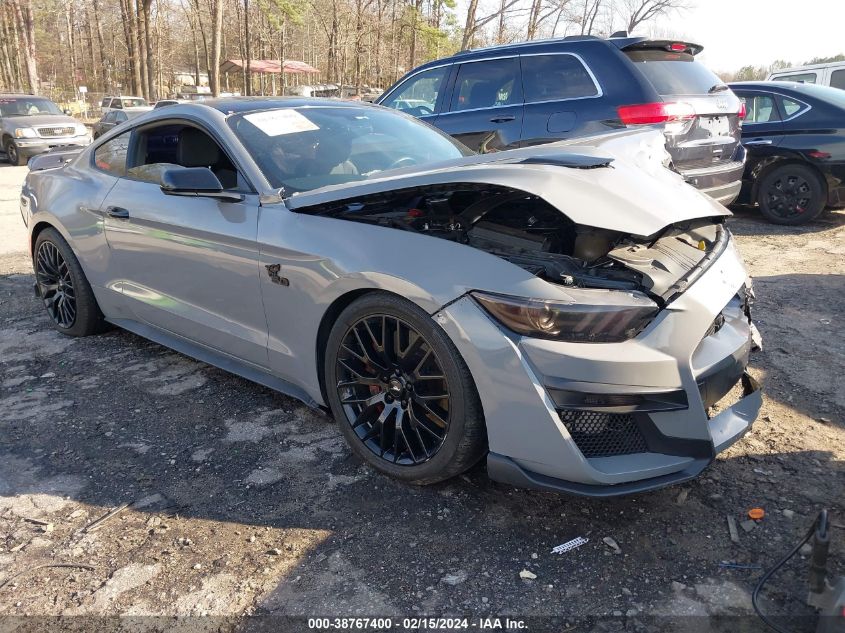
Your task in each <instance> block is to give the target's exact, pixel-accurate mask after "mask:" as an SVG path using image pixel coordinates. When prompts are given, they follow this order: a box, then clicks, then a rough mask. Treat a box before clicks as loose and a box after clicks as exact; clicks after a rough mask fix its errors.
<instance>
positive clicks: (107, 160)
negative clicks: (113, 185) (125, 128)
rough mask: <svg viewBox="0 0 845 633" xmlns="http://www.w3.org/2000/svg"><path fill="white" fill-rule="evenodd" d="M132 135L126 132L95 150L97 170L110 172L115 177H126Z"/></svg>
mask: <svg viewBox="0 0 845 633" xmlns="http://www.w3.org/2000/svg"><path fill="white" fill-rule="evenodd" d="M131 133H132V132H124V133H123V134H121V135H120V136H116V137H114V138H113V139H112V140H110V141H108V142H107V143H103V144H102V145H100V146H99V147H98V148H97V149H95V150H94V166H95V167H96V168H97V169H100V170H102V171H106V172H109V173H110V174H112V175H113V176H125V175H126V156H127V152H128V150H129V135H130V134H131Z"/></svg>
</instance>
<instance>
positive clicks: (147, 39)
mask: <svg viewBox="0 0 845 633" xmlns="http://www.w3.org/2000/svg"><path fill="white" fill-rule="evenodd" d="M152 4H153V0H143V1H142V5H141V14H142V17H143V22H144V43H145V45H146V51H145V52H146V57H147V98H148V99H150V100H151V101H155V100H156V99H157V98H158V94H157V91H156V81H155V55H154V54H153V34H152V30H151V29H150V13H151V11H152Z"/></svg>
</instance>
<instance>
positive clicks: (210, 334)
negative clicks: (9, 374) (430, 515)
mask: <svg viewBox="0 0 845 633" xmlns="http://www.w3.org/2000/svg"><path fill="white" fill-rule="evenodd" d="M655 137H656V141H655V140H654V139H655ZM662 147H663V142H662V138H660V134H659V133H657V132H621V133H618V134H612V135H609V136H607V137H602V138H600V139H594V140H591V141H589V142H582V143H581V144H579V145H575V144H554V145H547V146H543V147H540V148H526V149H520V150H514V151H509V152H502V153H498V154H487V155H483V156H476V155H471V153H470V152H469V151H468V150H467V149H466V148H464V147H463V146H462V145H460V144H458V143H456V142H454V141H452V140H451V139H449V137H447V136H444V135H443V134H441V133H440V132H438V131H437V130H435V129H433V128H431V127H429V126H427V125H426V124H424V123H421V122H420V121H418V120H416V119H413V118H410V117H406V116H404V115H402V114H399V113H396V112H393V111H388V110H385V109H382V108H380V107H378V106H371V105H368V104H354V103H345V102H340V101H322V100H306V99H297V100H290V99H288V100H278V99H276V100H274V99H229V100H215V101H206V102H204V103H202V104H192V105H176V106H172V107H170V108H165V109H163V110H157V111H154V112H151V113H149V114H146V115H143V116H141V117H139V118H137V119H134V120H133V121H131V122H129V123H128V124H126V125H123V126H120V127H118V128H116V129H114V130H113V131H111V132H110V133H108V134H106V135H105V136H103V137H102V138H100V139H99V140H98V141H96V142H95V143H94V144H93V145H92V146H91V147H89V148H86V149H84V150H81V149H77V150H73V151H66V152H57V153H52V154H47V155H44V156H41V157H38V158H35V159H33V160H32V161H31V163H30V169H31V171H30V174H29V175H28V177H27V179H26V183H25V184H24V187H23V192H22V195H21V211H22V214H23V219H24V222H25V223H26V224H27V226H28V227H29V231H30V235H31V245H32V256H33V263H34V267H35V271H36V279H37V283H36V292H37V294H38V296H40V297H41V298H42V299H43V301H44V305H45V306H46V308H47V312H48V314H49V316H50V318H51V319H52V321H53V324H54V325H55V327H56V328H57V329H58V330H59V331H60V332H64V333H66V334H69V335H74V336H83V335H89V334H94V333H96V332H98V331H100V330H101V329H102V328H103V327H104V325H105V323H106V322H108V323H111V324H114V325H117V326H120V327H122V328H125V329H127V330H130V331H132V332H135V333H137V334H140V335H141V336H144V337H147V338H149V339H152V340H153V341H157V342H159V343H161V344H163V345H167V346H169V347H171V348H173V349H175V350H178V351H180V352H182V353H185V354H188V355H190V356H193V357H195V358H198V359H200V360H203V361H206V362H208V363H211V364H214V365H217V366H219V367H222V368H224V369H227V370H229V371H231V372H234V373H236V374H239V375H241V376H244V377H246V378H248V379H250V380H254V381H256V382H258V383H261V384H263V385H267V386H269V387H271V388H273V389H277V390H279V391H281V392H284V393H286V394H289V395H291V396H294V397H296V398H299V399H300V400H302V401H304V402H306V403H308V404H310V405H313V406H321V407H325V408H328V409H329V410H330V411H331V413H332V414H333V416H334V418H335V419H336V420H337V421H338V423H339V426H340V428H341V430H342V432H343V434H344V436H345V437H346V439H347V440H348V441H349V444H350V446H351V447H352V449H353V450H354V451H355V453H357V454H358V455H359V456H360V457H362V458H363V459H364V460H365V461H367V462H369V463H370V464H371V465H373V466H374V467H375V468H377V469H379V470H380V471H382V472H384V473H387V474H389V475H391V476H393V477H396V478H398V479H401V480H403V481H407V482H412V483H417V484H426V483H431V482H435V481H440V480H443V479H446V478H448V477H452V476H454V475H456V474H458V473H461V472H463V471H465V470H466V469H468V468H469V467H471V466H472V465H473V464H475V463H477V462H478V461H479V460H480V459H482V458H483V457H484V456H486V458H487V468H488V472H489V474H490V476H491V478H492V479H495V480H498V481H504V482H507V483H510V484H513V485H518V486H524V487H529V488H537V489H546V490H557V491H562V492H568V493H574V494H583V495H595V496H607V495H614V494H624V493H631V492H637V491H641V490H647V489H652V488H657V487H660V486H663V485H667V484H670V483H675V482H679V481H683V480H686V479H689V478H691V477H694V476H696V475H697V474H698V473H700V472H701V471H702V470H703V469H704V468H705V467H706V466H707V465H708V464H709V463H710V462H711V461H712V460H713V458H714V456H715V455H716V454H717V453H718V452H719V451H721V450H723V449H724V448H726V447H727V446H729V445H731V444H732V443H733V442H735V441H736V440H738V439H739V438H740V437H741V436H742V435H743V434H744V433H745V432H746V431H747V430H748V429H749V428H750V426H751V424H752V422H753V420H754V418H755V417H756V415H757V412H758V410H759V407H760V404H761V394H760V391H759V389H758V387H757V385H756V383H755V382H754V381H753V380H752V379H751V378H750V377H749V376H748V374H747V373H746V372H745V367H746V365H747V362H748V355H749V351H750V347H751V333H752V329H753V326H752V325H751V320H750V316H749V310H748V302H749V299H748V296H749V291H750V288H748V287H747V282H746V280H747V278H746V273H745V270H744V267H743V264H742V261H741V259H740V257H739V255H738V254H737V251H736V248H735V246H734V242H733V239H732V238H731V235H730V233H729V232H728V230H727V229H726V228H725V227H724V225H723V221H724V217H725V216H726V215H727V214H728V213H727V211H726V210H725V209H724V208H723V207H721V206H719V205H718V204H716V203H714V202H713V201H711V200H710V199H709V198H707V197H706V196H703V195H701V194H700V193H699V192H698V191H696V190H695V189H693V188H692V187H690V186H688V185H687V184H685V183H684V182H683V181H682V180H681V178H680V177H679V176H678V175H677V174H674V173H673V172H671V171H670V170H668V169H665V168H664V166H663V165H662V164H661V159H662V157H663V155H662V152H663V149H662ZM729 392H730V394H729ZM739 392H741V393H739ZM726 395H727V396H728V397H727V398H726V397H725V396H726ZM719 400H722V402H720V403H719V407H718V409H719V412H718V413H715V411H716V409H715V408H713V407H712V405H714V403H716V402H717V401H719ZM725 400H728V402H724V401H725Z"/></svg>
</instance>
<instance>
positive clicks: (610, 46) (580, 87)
mask: <svg viewBox="0 0 845 633" xmlns="http://www.w3.org/2000/svg"><path fill="white" fill-rule="evenodd" d="M701 50H702V47H701V46H699V45H697V44H690V43H686V42H678V41H668V40H649V39H648V38H645V37H627V36H624V37H623V36H621V35H620V36H618V37H610V38H608V39H599V38H597V37H593V36H577V37H565V38H562V39H554V40H543V41H532V42H523V43H520V44H508V45H505V46H494V47H491V48H483V49H476V50H470V51H463V52H461V53H458V54H457V55H454V56H452V57H449V58H447V59H440V60H437V61H434V62H430V63H428V64H424V65H422V66H420V67H418V68H415V69H414V70H412V71H411V72H410V73H408V74H407V75H405V76H404V77H403V78H402V79H400V80H399V82H397V84H396V85H394V86H393V87H392V88H390V89H388V90H387V91H386V92H385V93H384V94H383V95H382V96H381V97H379V99H377V100H376V102H377V103H379V104H381V105H384V106H387V107H390V108H396V109H400V110H403V111H404V112H407V113H409V114H413V115H414V116H418V117H420V118H421V119H423V120H424V121H427V122H428V123H431V124H433V125H436V126H437V127H439V128H440V129H441V130H443V131H445V132H448V133H449V134H451V135H452V136H454V137H455V138H457V139H458V140H460V141H461V142H463V143H464V144H466V145H468V146H469V147H470V148H472V149H474V150H476V151H479V152H489V151H498V150H502V149H509V148H514V147H526V146H529V145H536V144H538V143H548V142H550V141H555V140H560V139H566V138H573V137H578V136H588V135H592V134H598V133H602V132H607V131H611V130H616V129H619V128H623V127H626V126H642V125H659V126H661V127H662V128H663V130H664V132H665V134H666V148H667V150H668V151H669V153H670V154H671V156H672V162H673V165H674V168H675V169H677V170H678V171H679V172H680V173H681V174H683V176H684V177H685V178H686V179H687V180H688V181H689V182H690V183H691V184H693V185H694V186H696V187H698V188H699V189H702V190H703V191H705V192H707V193H708V194H709V195H710V196H712V197H713V198H715V199H717V200H718V201H720V202H722V203H724V204H728V203H730V202H731V201H732V200H733V199H734V198H735V197H736V195H737V193H738V192H739V188H740V179H741V176H742V170H743V160H744V157H745V151H744V150H743V148H742V146H741V145H740V143H739V136H740V131H739V127H740V119H739V116H738V115H739V108H740V102H739V100H738V99H737V98H736V97H735V96H734V95H733V93H731V91H730V90H729V89H728V87H727V86H726V85H725V84H724V83H722V81H721V80H720V79H719V78H718V77H717V76H716V75H715V74H713V73H712V72H710V71H709V70H708V69H707V68H706V67H705V66H704V65H703V64H701V63H700V62H698V61H696V60H695V56H696V55H697V54H698V53H699V52H701Z"/></svg>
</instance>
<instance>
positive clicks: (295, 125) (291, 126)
mask: <svg viewBox="0 0 845 633" xmlns="http://www.w3.org/2000/svg"><path fill="white" fill-rule="evenodd" d="M244 119H246V120H247V121H249V122H250V123H252V124H253V125H254V126H255V127H257V128H258V129H259V130H261V131H262V132H264V133H265V134H266V135H267V136H281V135H282V134H294V133H296V132H310V131H312V130H319V129H320V126H318V125H314V123H312V122H311V121H309V120H308V119H306V118H305V117H304V116H302V115H301V114H300V113H299V112H297V111H296V110H270V111H269V112H256V113H254V114H247V115H246V116H244Z"/></svg>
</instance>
